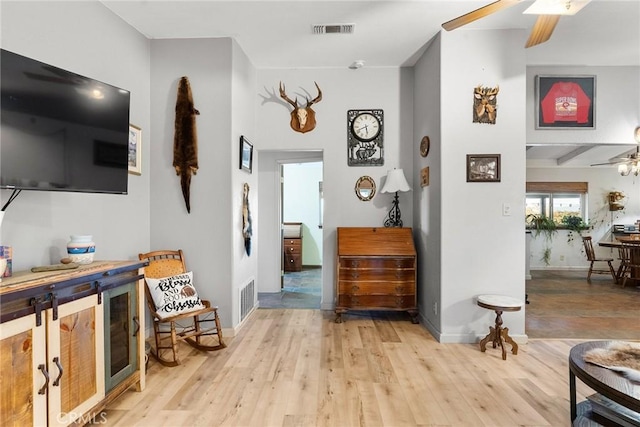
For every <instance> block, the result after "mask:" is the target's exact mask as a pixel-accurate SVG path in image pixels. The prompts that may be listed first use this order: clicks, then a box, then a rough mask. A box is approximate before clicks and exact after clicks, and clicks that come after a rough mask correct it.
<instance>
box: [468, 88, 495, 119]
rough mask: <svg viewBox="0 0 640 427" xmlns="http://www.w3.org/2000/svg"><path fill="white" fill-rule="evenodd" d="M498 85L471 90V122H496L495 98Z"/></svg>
mask: <svg viewBox="0 0 640 427" xmlns="http://www.w3.org/2000/svg"><path fill="white" fill-rule="evenodd" d="M499 91H500V87H499V86H496V87H494V88H490V87H480V86H478V87H477V88H475V89H474V90H473V122H474V123H489V124H492V125H494V124H495V123H496V114H497V112H496V110H497V108H498V107H497V105H496V104H497V99H496V96H497V95H498V92H499Z"/></svg>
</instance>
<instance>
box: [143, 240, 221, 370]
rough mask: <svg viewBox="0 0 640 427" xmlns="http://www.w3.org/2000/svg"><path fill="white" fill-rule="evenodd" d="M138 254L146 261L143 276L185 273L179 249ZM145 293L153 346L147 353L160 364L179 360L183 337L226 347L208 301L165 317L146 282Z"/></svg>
mask: <svg viewBox="0 0 640 427" xmlns="http://www.w3.org/2000/svg"><path fill="white" fill-rule="evenodd" d="M138 258H140V260H142V261H147V262H148V263H149V265H148V266H147V267H145V272H144V276H145V279H147V278H153V279H160V278H164V277H170V276H175V275H178V274H181V273H187V269H186V267H185V262H184V255H183V253H182V250H181V249H179V250H177V251H170V250H165V251H154V252H148V253H145V254H139V255H138ZM145 294H146V299H147V306H148V307H149V310H150V311H151V315H152V317H153V333H154V338H155V348H154V347H153V346H152V348H151V354H152V355H153V356H154V357H155V358H156V359H157V360H158V361H159V362H160V363H162V364H163V365H165V366H177V365H179V364H180V359H179V357H178V342H180V341H186V342H187V343H188V344H190V345H191V346H192V347H195V348H197V349H198V350H203V351H213V350H220V349H223V348H225V347H226V344H225V343H224V340H223V338H222V328H221V327H220V319H219V317H218V307H212V306H211V303H210V302H209V301H206V300H201V301H202V303H203V304H204V308H202V309H195V310H193V311H188V312H183V313H180V314H177V315H172V316H170V317H166V316H162V315H160V314H159V313H158V312H157V308H156V305H155V303H154V301H153V297H152V295H151V292H150V291H149V286H148V285H147V286H145ZM212 322H213V323H212ZM205 326H206V327H205ZM214 336H215V338H214ZM203 338H204V339H203Z"/></svg>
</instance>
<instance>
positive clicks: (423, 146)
mask: <svg viewBox="0 0 640 427" xmlns="http://www.w3.org/2000/svg"><path fill="white" fill-rule="evenodd" d="M430 147H431V141H430V140H429V137H428V136H423V137H422V141H420V155H421V156H422V157H427V154H429V148H430Z"/></svg>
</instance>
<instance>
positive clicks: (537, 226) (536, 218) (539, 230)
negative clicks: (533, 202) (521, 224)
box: [525, 214, 558, 241]
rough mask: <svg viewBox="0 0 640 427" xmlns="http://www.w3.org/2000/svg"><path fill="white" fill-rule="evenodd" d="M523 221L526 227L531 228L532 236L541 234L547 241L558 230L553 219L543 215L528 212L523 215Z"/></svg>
mask: <svg viewBox="0 0 640 427" xmlns="http://www.w3.org/2000/svg"><path fill="white" fill-rule="evenodd" d="M525 222H526V224H527V228H528V229H530V230H533V234H534V237H538V236H539V235H540V234H542V235H543V236H544V238H545V239H547V240H548V241H551V239H552V238H553V235H554V234H555V233H556V232H557V231H558V226H557V225H556V223H555V222H554V221H553V219H552V218H547V217H546V216H543V215H537V214H529V215H527V216H526V217H525Z"/></svg>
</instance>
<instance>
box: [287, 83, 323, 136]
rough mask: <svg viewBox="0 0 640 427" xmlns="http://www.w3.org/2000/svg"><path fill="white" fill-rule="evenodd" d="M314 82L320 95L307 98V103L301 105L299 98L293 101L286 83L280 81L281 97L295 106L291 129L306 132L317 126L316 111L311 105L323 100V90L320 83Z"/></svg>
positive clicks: (292, 112)
mask: <svg viewBox="0 0 640 427" xmlns="http://www.w3.org/2000/svg"><path fill="white" fill-rule="evenodd" d="M313 83H315V85H316V88H317V89H318V96H316V97H315V98H313V99H309V98H307V104H306V105H305V106H304V107H300V106H299V105H298V98H297V97H296V100H295V101H292V100H291V98H289V97H288V96H287V94H286V92H285V86H284V84H283V83H282V82H280V97H281V98H282V99H284V100H285V101H287V102H288V103H289V104H291V106H293V111H291V123H290V125H291V129H293V130H294V131H296V132H300V133H306V132H309V131H312V130H313V129H314V128H315V127H316V113H315V111H313V109H312V108H311V106H312V105H313V104H316V103H318V102H320V101H322V91H321V90H320V86H318V83H316V82H313Z"/></svg>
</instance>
